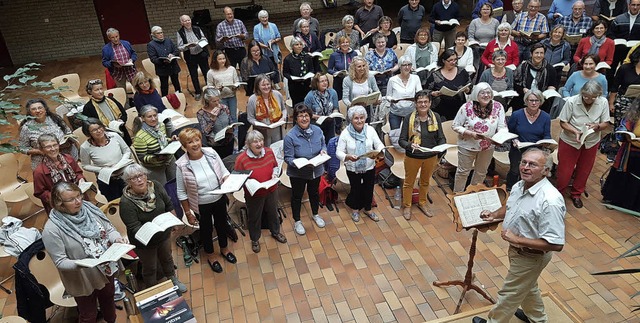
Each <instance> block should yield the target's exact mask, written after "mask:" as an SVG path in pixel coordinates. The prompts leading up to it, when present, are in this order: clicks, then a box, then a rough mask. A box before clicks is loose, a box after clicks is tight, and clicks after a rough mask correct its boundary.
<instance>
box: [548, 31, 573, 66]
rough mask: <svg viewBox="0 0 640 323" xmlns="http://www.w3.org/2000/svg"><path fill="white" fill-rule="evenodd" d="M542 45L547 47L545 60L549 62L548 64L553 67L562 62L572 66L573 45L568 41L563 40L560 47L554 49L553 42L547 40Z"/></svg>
mask: <svg viewBox="0 0 640 323" xmlns="http://www.w3.org/2000/svg"><path fill="white" fill-rule="evenodd" d="M542 45H544V47H545V51H544V58H545V59H546V60H547V63H549V64H551V65H554V64H558V63H560V62H562V63H564V64H565V65H569V64H571V44H569V42H567V41H566V40H564V39H563V40H561V41H560V45H558V46H555V47H554V46H552V45H551V40H550V39H549V38H545V39H543V40H542Z"/></svg>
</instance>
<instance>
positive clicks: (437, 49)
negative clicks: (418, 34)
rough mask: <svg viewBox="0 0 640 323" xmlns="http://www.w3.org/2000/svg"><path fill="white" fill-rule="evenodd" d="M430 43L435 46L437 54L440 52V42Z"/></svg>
mask: <svg viewBox="0 0 640 323" xmlns="http://www.w3.org/2000/svg"><path fill="white" fill-rule="evenodd" d="M431 45H433V48H435V50H436V53H438V55H439V53H440V43H438V42H434V41H433V42H431Z"/></svg>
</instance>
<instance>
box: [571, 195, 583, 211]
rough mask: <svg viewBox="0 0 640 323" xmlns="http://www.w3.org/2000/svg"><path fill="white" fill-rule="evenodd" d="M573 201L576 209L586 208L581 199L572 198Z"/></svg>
mask: <svg viewBox="0 0 640 323" xmlns="http://www.w3.org/2000/svg"><path fill="white" fill-rule="evenodd" d="M571 201H572V202H573V206H575V207H576V209H579V208H582V207H583V206H584V205H583V204H582V200H581V199H580V198H579V197H572V198H571Z"/></svg>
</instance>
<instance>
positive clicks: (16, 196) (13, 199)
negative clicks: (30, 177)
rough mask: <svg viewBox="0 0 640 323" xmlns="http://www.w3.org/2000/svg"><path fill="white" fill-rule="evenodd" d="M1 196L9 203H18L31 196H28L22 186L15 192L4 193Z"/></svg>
mask: <svg viewBox="0 0 640 323" xmlns="http://www.w3.org/2000/svg"><path fill="white" fill-rule="evenodd" d="M32 185H33V184H32ZM0 196H2V199H3V200H4V201H5V202H7V203H18V202H22V201H26V200H28V199H29V195H27V193H26V192H25V190H24V187H22V186H20V187H17V188H16V189H14V190H13V191H8V192H4V193H2V195H0Z"/></svg>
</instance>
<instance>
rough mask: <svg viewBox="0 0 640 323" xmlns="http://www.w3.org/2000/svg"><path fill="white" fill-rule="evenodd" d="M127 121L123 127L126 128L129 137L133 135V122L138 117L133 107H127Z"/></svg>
mask: <svg viewBox="0 0 640 323" xmlns="http://www.w3.org/2000/svg"><path fill="white" fill-rule="evenodd" d="M126 112H127V122H126V123H125V124H124V127H125V128H127V131H129V134H130V135H131V137H133V135H135V134H134V133H133V123H134V122H135V120H136V119H137V118H138V110H136V108H135V107H133V108H129V109H127V111H126Z"/></svg>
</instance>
